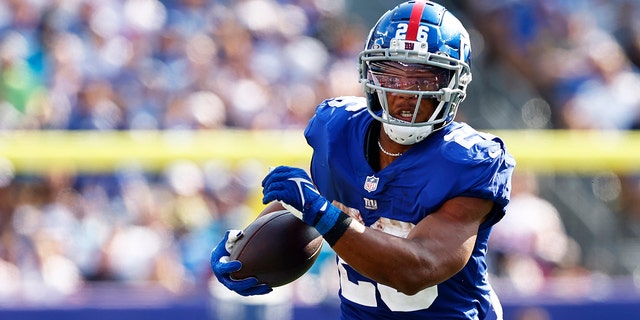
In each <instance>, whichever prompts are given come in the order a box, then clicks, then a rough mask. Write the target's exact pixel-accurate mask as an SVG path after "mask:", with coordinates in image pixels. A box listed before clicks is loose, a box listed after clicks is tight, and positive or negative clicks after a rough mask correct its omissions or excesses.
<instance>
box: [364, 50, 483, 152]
mask: <svg viewBox="0 0 640 320" xmlns="http://www.w3.org/2000/svg"><path fill="white" fill-rule="evenodd" d="M404 48H413V49H404ZM422 48H425V49H424V50H422ZM360 71H361V78H360V81H361V83H362V84H363V87H364V91H365V93H366V94H367V97H368V98H369V101H370V102H369V112H370V113H371V114H372V116H373V117H374V118H375V119H376V120H378V121H380V122H382V124H383V128H384V130H385V132H386V133H387V135H389V137H390V138H391V139H392V140H394V141H395V142H397V143H399V144H403V145H411V144H415V143H417V142H419V141H422V140H423V139H424V138H426V137H427V136H428V135H429V134H431V133H432V132H433V131H435V130H438V129H440V128H442V127H444V126H445V125H447V124H449V123H450V122H451V121H453V118H454V117H455V113H456V108H457V106H458V104H459V103H460V102H461V101H462V100H463V99H464V96H465V90H466V86H467V84H468V83H469V82H470V81H471V73H470V70H469V66H468V65H467V64H466V63H464V62H461V61H459V60H456V59H453V58H451V57H448V56H447V55H446V54H440V53H431V52H428V51H427V50H426V43H420V42H415V41H405V40H399V39H393V40H392V41H391V45H390V48H386V49H376V48H374V49H366V50H364V51H363V52H362V53H361V54H360ZM389 95H403V96H405V97H407V98H409V97H413V98H412V100H415V102H416V103H415V107H414V108H413V112H411V118H407V117H403V118H402V119H398V118H396V117H393V116H392V115H391V113H390V109H389ZM427 99H431V100H432V101H434V103H435V104H436V106H435V110H434V112H433V113H432V114H431V115H430V116H429V118H428V119H427V120H426V121H424V120H423V121H419V119H418V114H419V110H420V108H421V104H423V103H424V101H425V100H427ZM404 112H406V114H405V116H407V115H409V112H408V111H404Z"/></svg>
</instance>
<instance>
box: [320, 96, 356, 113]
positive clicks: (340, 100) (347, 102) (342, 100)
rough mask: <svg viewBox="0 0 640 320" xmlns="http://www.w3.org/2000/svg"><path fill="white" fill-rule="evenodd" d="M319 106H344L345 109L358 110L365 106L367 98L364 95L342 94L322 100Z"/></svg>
mask: <svg viewBox="0 0 640 320" xmlns="http://www.w3.org/2000/svg"><path fill="white" fill-rule="evenodd" d="M320 106H321V107H331V108H346V109H347V111H358V110H361V109H362V108H366V107H367V100H366V99H365V98H364V97H356V96H344V97H336V98H331V99H327V100H325V101H323V102H322V103H321V104H320Z"/></svg>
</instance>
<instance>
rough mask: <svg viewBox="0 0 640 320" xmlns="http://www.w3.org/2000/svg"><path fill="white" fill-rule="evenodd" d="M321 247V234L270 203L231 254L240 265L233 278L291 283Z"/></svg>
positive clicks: (305, 268) (280, 284)
mask: <svg viewBox="0 0 640 320" xmlns="http://www.w3.org/2000/svg"><path fill="white" fill-rule="evenodd" d="M320 249H322V236H320V234H319V233H318V231H316V229H314V228H313V227H310V226H309V225H307V224H306V223H304V222H302V221H301V220H300V219H298V218H296V217H295V216H294V215H292V214H291V213H290V212H289V211H287V210H286V209H285V208H284V207H282V204H280V203H279V202H277V201H275V202H272V203H270V204H269V205H268V206H267V207H266V208H265V209H264V210H263V211H262V212H261V213H260V215H259V216H258V218H257V219H256V220H254V221H253V222H252V223H251V224H249V225H248V226H247V227H246V228H245V229H244V233H243V235H242V237H240V239H238V240H237V242H236V243H235V245H234V247H233V249H232V252H231V254H230V259H231V260H240V262H242V268H241V269H240V270H238V271H236V272H233V273H231V277H232V278H233V279H244V278H247V277H256V278H258V281H259V283H266V284H268V285H269V286H271V287H272V288H273V287H278V286H282V285H285V284H287V283H290V282H292V281H294V280H296V279H298V278H299V277H300V276H302V275H303V274H304V273H305V272H307V271H308V270H309V268H311V266H312V265H313V263H314V262H315V261H316V259H318V255H319V254H320Z"/></svg>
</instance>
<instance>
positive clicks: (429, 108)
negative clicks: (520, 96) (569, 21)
mask: <svg viewBox="0 0 640 320" xmlns="http://www.w3.org/2000/svg"><path fill="white" fill-rule="evenodd" d="M470 60H471V46H470V41H469V35H468V34H467V31H466V30H465V28H464V26H463V25H462V24H461V22H460V21H459V20H458V19H457V18H456V17H455V16H454V15H453V14H452V13H451V12H449V11H447V9H446V8H444V7H443V6H441V5H439V4H437V3H434V2H430V1H426V0H415V1H407V2H404V3H402V4H400V5H398V6H397V7H395V8H394V9H392V10H390V11H388V12H387V13H385V14H384V15H383V16H382V17H381V18H380V19H379V20H378V22H377V23H376V24H375V26H374V27H373V29H372V30H371V32H370V34H369V37H368V39H367V40H366V44H365V49H364V50H363V51H362V52H361V53H360V56H359V63H360V82H361V83H362V86H363V89H364V93H365V96H366V97H363V98H359V97H338V98H333V99H328V100H325V101H324V102H322V103H321V104H320V105H319V106H318V107H317V110H316V114H315V116H314V117H313V118H312V119H311V120H310V121H309V124H308V126H307V128H306V130H305V133H304V134H305V137H306V139H307V142H308V143H309V145H310V146H311V147H312V148H313V151H314V152H313V156H312V159H311V177H313V178H310V177H309V176H308V175H307V173H306V172H305V171H304V170H302V169H299V168H292V167H286V166H280V167H277V168H275V169H274V170H272V171H271V172H270V173H269V174H268V175H267V176H266V177H265V179H264V180H263V183H262V184H263V193H264V198H263V202H264V203H269V202H271V201H275V200H277V201H281V202H283V203H284V204H285V205H286V207H287V208H289V210H290V211H292V212H295V213H296V214H297V215H299V217H300V218H301V219H302V220H303V221H305V222H306V223H308V224H309V225H311V226H314V227H315V228H316V229H317V230H318V232H320V234H322V235H323V237H324V239H325V240H326V241H327V242H328V243H329V245H331V247H332V248H333V250H334V251H335V253H336V254H337V265H338V276H339V278H340V292H339V295H340V299H341V302H342V303H341V313H342V319H501V318H502V311H501V307H500V303H499V301H498V299H497V297H496V295H495V294H494V292H493V290H492V288H491V286H490V284H489V282H488V280H487V263H486V252H487V241H488V239H489V234H490V232H491V228H492V226H493V225H494V224H495V223H497V222H498V221H499V220H500V219H501V218H502V217H503V216H504V214H505V210H504V209H505V206H506V205H507V203H508V201H509V193H510V186H511V174H512V171H513V168H514V166H515V161H514V159H513V158H512V156H511V155H510V154H509V153H508V152H507V150H506V148H505V145H504V143H503V142H502V140H501V139H499V138H498V137H496V136H493V135H490V134H486V133H481V132H478V131H476V130H475V129H473V128H472V127H470V126H469V125H467V124H465V123H461V122H456V121H454V118H455V115H456V111H457V108H458V106H459V104H460V103H461V102H462V101H463V100H464V98H465V95H466V88H467V85H468V84H469V82H470V81H471V70H470ZM234 239H235V237H231V238H230V237H229V235H228V234H227V236H226V237H225V239H223V241H222V242H221V243H220V244H219V245H218V246H217V247H216V249H214V251H213V254H212V260H211V262H212V268H213V270H214V273H215V275H216V277H217V278H218V279H219V280H220V281H221V282H222V283H223V284H225V285H226V286H227V287H228V288H229V289H231V290H234V291H236V292H238V293H240V294H244V295H252V294H263V293H267V292H269V291H270V290H271V288H268V287H266V286H265V285H262V284H257V281H256V280H255V279H252V278H249V279H242V280H240V281H233V280H231V279H230V278H229V276H228V273H229V272H232V271H234V270H236V269H238V268H240V267H241V264H240V262H238V261H228V259H226V255H227V254H228V252H227V251H226V250H225V249H224V248H225V247H228V246H229V245H230V244H232V243H233V241H234Z"/></svg>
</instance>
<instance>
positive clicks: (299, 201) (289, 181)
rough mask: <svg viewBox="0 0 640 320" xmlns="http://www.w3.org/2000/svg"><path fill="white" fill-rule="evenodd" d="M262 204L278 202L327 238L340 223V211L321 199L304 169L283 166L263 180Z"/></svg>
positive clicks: (324, 199)
mask: <svg viewBox="0 0 640 320" xmlns="http://www.w3.org/2000/svg"><path fill="white" fill-rule="evenodd" d="M262 187H263V190H262V193H263V195H264V197H263V198H262V202H263V203H264V204H267V203H269V202H271V201H274V200H278V201H280V202H282V203H283V205H284V207H285V208H287V209H288V210H289V211H290V212H291V213H293V214H294V215H296V216H297V217H298V218H300V219H301V220H302V221H304V222H305V223H306V224H308V225H310V226H312V227H315V228H316V230H318V232H319V233H320V234H321V235H325V234H326V233H327V232H329V230H331V228H333V227H334V226H335V225H336V223H337V222H338V218H339V216H340V213H341V211H340V209H338V208H337V207H336V206H334V205H332V204H331V203H329V201H328V200H327V199H326V198H325V197H323V196H322V195H320V192H318V189H316V187H315V186H314V185H313V183H312V182H311V178H309V175H308V174H307V173H306V172H305V171H304V170H302V169H300V168H292V167H286V166H280V167H276V168H275V169H273V170H272V171H271V172H269V174H267V176H266V177H265V178H264V180H262Z"/></svg>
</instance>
